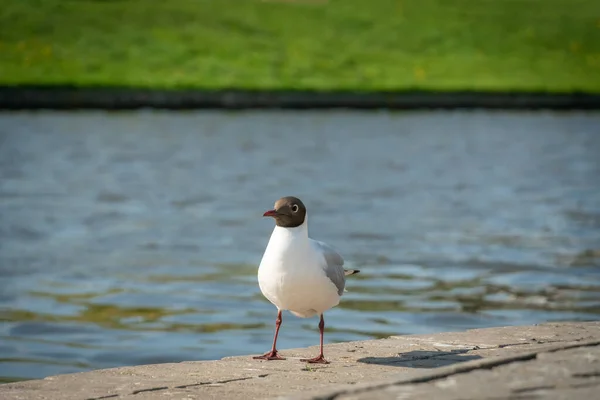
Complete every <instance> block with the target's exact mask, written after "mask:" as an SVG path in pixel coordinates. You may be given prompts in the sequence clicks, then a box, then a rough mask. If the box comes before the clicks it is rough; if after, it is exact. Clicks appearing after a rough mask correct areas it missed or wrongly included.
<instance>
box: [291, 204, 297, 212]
mask: <svg viewBox="0 0 600 400" xmlns="http://www.w3.org/2000/svg"><path fill="white" fill-rule="evenodd" d="M292 212H298V204H293V205H292Z"/></svg>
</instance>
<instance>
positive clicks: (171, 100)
mask: <svg viewBox="0 0 600 400" xmlns="http://www.w3.org/2000/svg"><path fill="white" fill-rule="evenodd" d="M144 108H153V109H164V110H195V109H225V110H251V109H289V110H319V109H321V110H327V109H340V108H342V109H354V110H419V109H490V110H494V109H498V110H569V111H571V110H600V93H598V94H594V93H533V92H531V93H528V92H471V91H460V92H426V91H404V92H350V91H332V92H316V91H267V90H265V91H250V90H234V89H232V90H218V91H204V90H160V89H136V88H118V87H114V88H109V87H88V88H85V87H69V86H55V87H53V86H48V87H44V86H0V110H4V111H7V110H42V109H47V110H85V109H97V110H137V109H144Z"/></svg>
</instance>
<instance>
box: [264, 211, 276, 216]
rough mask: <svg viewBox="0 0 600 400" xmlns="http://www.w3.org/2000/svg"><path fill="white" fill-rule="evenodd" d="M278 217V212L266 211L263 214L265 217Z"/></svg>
mask: <svg viewBox="0 0 600 400" xmlns="http://www.w3.org/2000/svg"><path fill="white" fill-rule="evenodd" d="M276 215H277V211H275V210H269V211H265V213H264V214H263V217H275V216H276Z"/></svg>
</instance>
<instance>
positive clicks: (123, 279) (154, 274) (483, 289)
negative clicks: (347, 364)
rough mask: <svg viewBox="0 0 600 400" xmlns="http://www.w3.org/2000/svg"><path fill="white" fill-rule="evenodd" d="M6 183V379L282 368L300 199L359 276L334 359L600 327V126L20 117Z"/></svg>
mask: <svg viewBox="0 0 600 400" xmlns="http://www.w3.org/2000/svg"><path fill="white" fill-rule="evenodd" d="M0 176H1V182H0V274H1V275H0V276H1V279H0V377H3V378H2V379H3V380H4V381H8V380H16V379H25V378H39V377H44V376H47V375H52V374H59V373H67V372H76V371H84V370H89V369H93V368H105V367H112V366H120V365H132V364H143V363H158V362H168V361H181V360H201V359H215V358H219V357H223V356H227V355H240V354H251V353H254V354H256V353H260V352H264V351H266V350H267V348H268V347H269V346H270V344H271V339H272V334H273V324H274V320H275V316H276V313H275V309H274V307H273V306H272V305H271V304H269V303H268V302H267V301H266V300H264V299H263V297H262V296H261V294H260V292H259V289H258V287H257V284H256V268H257V265H258V262H259V261H260V257H261V255H262V251H263V249H264V247H265V245H266V243H267V240H268V237H269V235H270V232H271V230H272V227H273V221H272V220H271V219H267V218H261V215H262V213H263V212H264V211H265V210H267V209H269V208H270V207H271V206H272V204H273V202H274V201H275V199H277V198H278V197H280V196H283V195H297V196H299V197H301V198H302V199H303V200H304V201H305V203H306V204H307V206H308V208H309V213H310V232H311V235H312V236H313V237H315V238H317V239H320V240H325V241H327V242H328V243H330V244H332V245H333V246H335V247H336V248H337V249H338V250H339V251H340V252H341V253H342V254H343V255H344V257H345V259H346V261H347V264H346V265H347V267H349V268H360V269H361V270H362V273H361V274H360V275H359V276H357V277H356V278H354V277H352V279H349V283H348V290H349V292H348V293H346V294H345V296H344V299H343V301H342V303H341V305H340V306H339V307H338V308H336V309H334V310H332V311H330V312H328V313H327V314H326V324H327V327H328V331H327V333H326V336H325V339H326V341H327V342H328V343H332V342H339V341H349V340H359V339H367V338H379V337H385V336H387V335H400V334H411V333H431V332H439V331H451V330H464V329H468V328H478V327H490V326H498V325H518V324H533V323H539V322H543V321H550V320H592V319H598V318H599V317H600V279H599V278H600V114H598V113H590V114H584V113H559V114H554V113H489V112H483V111H481V112H416V113H413V112H411V113H383V112H382V113H357V112H342V111H340V112H328V113H323V112H322V113H318V112H315V113H312V112H303V113H291V112H290V113H287V112H265V113H263V112H252V113H230V112H187V113H173V112H131V113H129V112H128V113H103V112H82V113H52V112H38V113H4V114H0ZM317 322H318V320H317V319H316V318H313V319H308V320H305V319H299V318H295V317H292V316H291V315H289V314H286V315H285V316H284V323H283V326H282V331H281V336H280V337H281V339H280V342H279V343H280V345H281V348H283V349H285V348H291V347H299V346H308V345H316V344H317V343H318V331H317Z"/></svg>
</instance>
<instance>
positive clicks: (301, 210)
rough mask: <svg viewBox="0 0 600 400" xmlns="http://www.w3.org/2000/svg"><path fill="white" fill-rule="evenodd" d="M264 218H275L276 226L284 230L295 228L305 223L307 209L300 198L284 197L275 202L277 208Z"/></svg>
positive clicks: (267, 213)
mask: <svg viewBox="0 0 600 400" xmlns="http://www.w3.org/2000/svg"><path fill="white" fill-rule="evenodd" d="M263 217H273V218H275V224H276V225H277V226H281V227H284V228H295V227H297V226H300V225H302V224H303V223H304V219H305V218H306V207H304V204H303V203H302V201H300V199H299V198H297V197H294V196H287V197H282V198H280V199H279V200H277V201H276V202H275V207H274V208H273V209H272V210H269V211H267V212H265V213H264V214H263Z"/></svg>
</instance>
